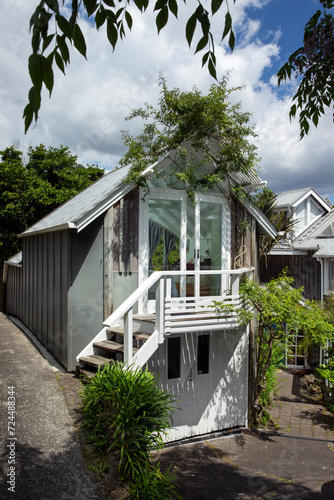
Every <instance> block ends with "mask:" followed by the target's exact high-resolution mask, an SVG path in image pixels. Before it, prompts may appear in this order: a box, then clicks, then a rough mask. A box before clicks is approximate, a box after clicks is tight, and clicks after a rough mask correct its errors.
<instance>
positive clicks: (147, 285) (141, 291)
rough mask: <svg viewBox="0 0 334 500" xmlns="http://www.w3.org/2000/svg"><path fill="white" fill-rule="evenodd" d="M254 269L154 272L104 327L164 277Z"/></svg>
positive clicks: (234, 272)
mask: <svg viewBox="0 0 334 500" xmlns="http://www.w3.org/2000/svg"><path fill="white" fill-rule="evenodd" d="M254 269H255V268H254V267H242V268H240V269H231V270H226V269H224V270H209V271H193V270H191V271H154V272H153V273H152V274H151V276H149V277H148V278H147V279H146V280H145V281H144V282H143V283H142V284H141V285H140V286H139V287H138V288H137V289H136V290H135V291H134V292H133V293H132V294H131V295H130V296H129V297H128V298H127V299H125V301H124V302H123V303H122V304H121V305H120V306H119V307H118V308H117V309H116V311H114V312H113V313H112V314H111V315H110V316H109V317H108V318H107V319H106V320H105V321H104V322H103V325H104V326H109V327H111V326H113V325H114V324H115V323H117V321H119V320H120V319H121V318H122V317H123V316H124V314H125V313H126V312H127V311H128V310H129V309H131V307H133V306H134V305H135V303H136V302H137V301H138V300H139V299H140V298H141V297H142V296H143V295H144V293H146V292H147V291H148V290H149V288H151V286H153V285H154V284H155V283H156V282H157V281H158V280H159V279H160V278H162V277H163V276H175V275H180V276H194V275H197V274H199V275H201V276H202V275H205V274H220V275H222V274H228V275H231V274H232V275H233V274H245V273H246V272H250V271H254Z"/></svg>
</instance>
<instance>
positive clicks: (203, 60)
mask: <svg viewBox="0 0 334 500" xmlns="http://www.w3.org/2000/svg"><path fill="white" fill-rule="evenodd" d="M209 55H210V50H209V51H208V52H206V53H205V54H204V56H203V57H202V68H203V66H204V65H205V64H206V62H207V60H208V57H209Z"/></svg>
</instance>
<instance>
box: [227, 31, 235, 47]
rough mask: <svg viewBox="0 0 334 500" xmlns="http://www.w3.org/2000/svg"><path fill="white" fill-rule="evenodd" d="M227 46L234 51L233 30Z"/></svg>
mask: <svg viewBox="0 0 334 500" xmlns="http://www.w3.org/2000/svg"><path fill="white" fill-rule="evenodd" d="M228 44H229V46H230V49H231V50H233V49H234V45H235V36H234V33H233V30H231V33H230V38H229V40H228Z"/></svg>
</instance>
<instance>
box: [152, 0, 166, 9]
mask: <svg viewBox="0 0 334 500" xmlns="http://www.w3.org/2000/svg"><path fill="white" fill-rule="evenodd" d="M167 2H168V0H157V1H156V2H155V5H154V9H153V11H154V12H155V11H156V10H161V9H162V8H163V7H166V5H167Z"/></svg>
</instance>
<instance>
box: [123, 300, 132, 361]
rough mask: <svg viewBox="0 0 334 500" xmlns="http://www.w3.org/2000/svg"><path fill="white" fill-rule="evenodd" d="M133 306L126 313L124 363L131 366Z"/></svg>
mask: <svg viewBox="0 0 334 500" xmlns="http://www.w3.org/2000/svg"><path fill="white" fill-rule="evenodd" d="M132 336H133V322H132V307H131V308H130V309H129V310H128V311H127V312H126V313H125V314H124V364H126V365H128V366H130V365H131V363H132V352H133V337H132Z"/></svg>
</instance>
